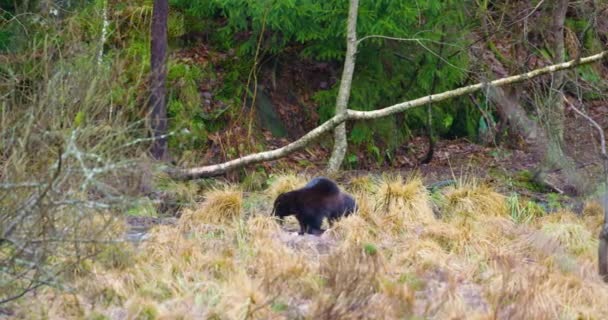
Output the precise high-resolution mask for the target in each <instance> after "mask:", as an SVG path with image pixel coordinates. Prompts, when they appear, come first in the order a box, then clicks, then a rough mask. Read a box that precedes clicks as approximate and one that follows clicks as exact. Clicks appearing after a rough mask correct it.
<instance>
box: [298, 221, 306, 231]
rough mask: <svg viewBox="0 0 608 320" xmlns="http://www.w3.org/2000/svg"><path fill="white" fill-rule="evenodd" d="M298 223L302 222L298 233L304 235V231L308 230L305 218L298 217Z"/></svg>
mask: <svg viewBox="0 0 608 320" xmlns="http://www.w3.org/2000/svg"><path fill="white" fill-rule="evenodd" d="M298 223H299V224H300V232H298V234H299V235H303V234H304V232H306V224H305V223H304V220H303V219H302V218H300V217H298Z"/></svg>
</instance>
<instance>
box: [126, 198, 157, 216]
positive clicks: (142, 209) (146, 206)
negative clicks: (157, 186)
mask: <svg viewBox="0 0 608 320" xmlns="http://www.w3.org/2000/svg"><path fill="white" fill-rule="evenodd" d="M126 213H127V215H129V216H134V217H158V213H157V212H156V208H154V204H152V202H151V201H150V200H149V199H147V198H143V199H140V200H139V201H137V202H136V203H135V204H134V205H133V206H132V207H131V208H130V209H128V210H127V212H126Z"/></svg>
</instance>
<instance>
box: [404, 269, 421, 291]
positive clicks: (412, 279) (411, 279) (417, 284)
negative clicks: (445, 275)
mask: <svg viewBox="0 0 608 320" xmlns="http://www.w3.org/2000/svg"><path fill="white" fill-rule="evenodd" d="M397 281H398V282H399V283H404V284H407V286H408V287H409V288H410V289H412V290H413V291H420V290H423V289H424V287H425V286H426V283H425V281H424V280H422V279H420V278H419V277H418V276H417V275H415V274H413V273H404V274H402V275H401V276H399V279H398V280H397Z"/></svg>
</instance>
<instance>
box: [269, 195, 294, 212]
mask: <svg viewBox="0 0 608 320" xmlns="http://www.w3.org/2000/svg"><path fill="white" fill-rule="evenodd" d="M291 202H292V201H291V197H290V193H289V192H287V193H281V194H280V195H279V196H278V197H277V199H276V200H274V205H273V208H272V215H273V216H277V217H280V218H283V217H285V216H288V215H290V214H291Z"/></svg>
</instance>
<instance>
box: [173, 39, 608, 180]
mask: <svg viewBox="0 0 608 320" xmlns="http://www.w3.org/2000/svg"><path fill="white" fill-rule="evenodd" d="M606 57H608V51H602V52H600V53H598V54H595V55H592V56H589V57H585V58H582V59H576V60H572V61H569V62H564V63H560V64H557V65H551V66H547V67H544V68H540V69H536V70H533V71H530V72H527V73H524V74H520V75H516V76H510V77H506V78H501V79H497V80H494V81H491V82H487V83H477V84H473V85H469V86H466V87H461V88H458V89H454V90H450V91H446V92H443V93H439V94H433V95H430V96H426V97H422V98H418V99H414V100H410V101H406V102H401V103H398V104H395V105H392V106H390V107H386V108H384V109H379V110H374V111H355V110H346V112H345V113H341V114H337V115H335V116H334V117H333V118H331V119H329V120H327V121H326V122H325V123H323V124H322V125H320V126H318V127H316V128H315V129H313V130H311V131H310V132H308V133H307V134H305V135H304V136H302V137H301V138H300V139H298V140H296V141H294V142H291V143H289V144H288V145H286V146H284V147H281V148H278V149H275V150H270V151H264V152H260V153H255V154H250V155H247V156H244V157H241V158H238V159H234V160H230V161H228V162H224V163H220V164H214V165H208V166H203V167H196V168H188V169H177V170H174V169H168V173H169V174H170V175H171V176H172V177H173V178H175V179H195V178H203V177H212V176H217V175H220V174H224V173H226V172H228V171H230V170H234V169H238V168H242V167H244V166H246V165H249V164H253V163H260V162H265V161H271V160H276V159H279V158H282V157H285V156H286V155H288V154H290V153H293V152H295V151H298V150H301V149H303V148H305V147H306V146H307V145H309V144H310V143H312V142H313V141H315V140H317V139H319V138H320V137H321V136H322V135H323V134H324V133H327V132H329V131H331V130H333V129H334V128H335V127H337V126H338V125H339V124H341V123H343V122H345V121H348V120H370V119H378V118H383V117H387V116H390V115H393V114H396V113H400V112H404V111H406V110H409V109H411V108H415V107H419V106H423V105H426V104H428V103H431V102H440V101H443V100H447V99H451V98H455V97H460V96H463V95H466V94H470V93H473V92H476V91H479V90H481V89H484V88H487V87H501V86H506V85H509V84H514V83H519V82H524V81H526V80H529V79H532V78H535V77H538V76H542V75H545V74H551V73H554V72H556V71H560V70H565V69H570V68H574V67H576V66H579V65H585V64H590V63H594V62H598V61H601V60H602V59H605V58H606Z"/></svg>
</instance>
